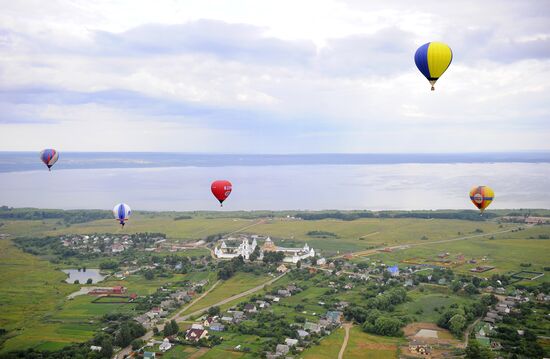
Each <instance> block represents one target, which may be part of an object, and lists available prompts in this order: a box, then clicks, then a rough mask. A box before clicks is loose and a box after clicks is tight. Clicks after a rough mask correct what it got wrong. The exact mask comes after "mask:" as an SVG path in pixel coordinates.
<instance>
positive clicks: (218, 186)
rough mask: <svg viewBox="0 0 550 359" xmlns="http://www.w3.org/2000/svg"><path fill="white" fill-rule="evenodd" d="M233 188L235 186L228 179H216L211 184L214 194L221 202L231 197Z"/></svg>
mask: <svg viewBox="0 0 550 359" xmlns="http://www.w3.org/2000/svg"><path fill="white" fill-rule="evenodd" d="M232 188H233V186H232V185H231V182H229V181H226V180H217V181H214V182H212V186H210V189H211V190H212V194H213V195H214V197H216V198H217V199H218V201H220V204H222V203H223V201H225V200H226V199H227V197H229V195H230V194H231V190H232Z"/></svg>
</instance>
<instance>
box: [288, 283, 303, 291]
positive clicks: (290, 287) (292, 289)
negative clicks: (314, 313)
mask: <svg viewBox="0 0 550 359" xmlns="http://www.w3.org/2000/svg"><path fill="white" fill-rule="evenodd" d="M286 290H288V291H289V292H290V293H294V292H300V291H302V290H301V289H300V288H298V287H297V286H295V285H294V284H291V285H289V286H287V287H286Z"/></svg>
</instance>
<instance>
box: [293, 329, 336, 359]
mask: <svg viewBox="0 0 550 359" xmlns="http://www.w3.org/2000/svg"><path fill="white" fill-rule="evenodd" d="M343 341H344V329H343V328H340V329H337V330H335V331H334V332H332V333H331V334H330V335H329V336H327V337H325V338H323V340H321V342H320V344H319V345H315V346H312V347H310V348H308V349H306V350H304V351H303V352H302V353H301V354H300V355H299V356H298V358H303V359H334V358H338V353H339V352H340V348H341V347H342V342H343Z"/></svg>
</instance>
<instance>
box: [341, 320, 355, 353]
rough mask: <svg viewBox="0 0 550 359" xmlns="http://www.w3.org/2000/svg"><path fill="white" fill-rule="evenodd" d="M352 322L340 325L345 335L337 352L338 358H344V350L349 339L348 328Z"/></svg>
mask: <svg viewBox="0 0 550 359" xmlns="http://www.w3.org/2000/svg"><path fill="white" fill-rule="evenodd" d="M352 326H353V324H351V323H344V324H343V325H342V327H344V330H345V331H346V335H345V336H344V342H343V343H342V347H341V348H340V352H339V353H338V359H343V358H344V352H345V351H346V347H347V346H348V340H349V330H350V329H351V327H352Z"/></svg>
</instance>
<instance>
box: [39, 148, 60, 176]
mask: <svg viewBox="0 0 550 359" xmlns="http://www.w3.org/2000/svg"><path fill="white" fill-rule="evenodd" d="M40 159H41V160H42V162H44V164H45V165H46V166H48V170H49V171H51V168H52V166H53V165H54V164H55V163H56V162H57V160H58V159H59V152H57V151H56V150H54V149H53V148H47V149H45V150H42V152H40Z"/></svg>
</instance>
